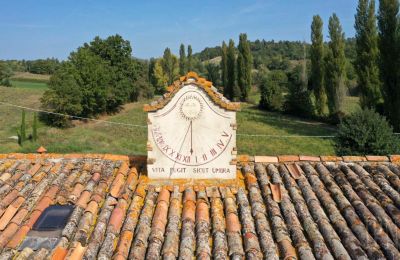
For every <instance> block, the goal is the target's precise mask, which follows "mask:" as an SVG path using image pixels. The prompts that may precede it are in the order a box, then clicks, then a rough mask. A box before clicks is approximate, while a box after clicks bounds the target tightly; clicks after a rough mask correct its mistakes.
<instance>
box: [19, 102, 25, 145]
mask: <svg viewBox="0 0 400 260" xmlns="http://www.w3.org/2000/svg"><path fill="white" fill-rule="evenodd" d="M19 131H20V132H19V133H20V135H21V144H22V143H23V142H24V141H25V140H26V124H25V109H22V112H21V126H20V130H19Z"/></svg>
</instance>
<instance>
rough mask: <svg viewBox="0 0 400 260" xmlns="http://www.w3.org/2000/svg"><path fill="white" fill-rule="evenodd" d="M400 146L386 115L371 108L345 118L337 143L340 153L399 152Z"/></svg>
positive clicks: (341, 124) (381, 153)
mask: <svg viewBox="0 0 400 260" xmlns="http://www.w3.org/2000/svg"><path fill="white" fill-rule="evenodd" d="M399 147H400V142H399V138H397V137H396V136H395V135H394V134H393V129H392V127H391V126H390V125H389V123H388V122H387V121H386V119H385V117H383V116H381V115H379V114H378V113H376V112H375V111H373V110H369V109H366V110H360V111H358V112H356V113H354V114H352V115H350V116H348V117H346V118H344V119H343V121H342V122H341V123H340V125H339V130H338V136H337V138H336V144H335V148H336V152H337V153H338V154H339V155H368V154H374V155H388V154H393V153H397V152H399V150H400V149H399Z"/></svg>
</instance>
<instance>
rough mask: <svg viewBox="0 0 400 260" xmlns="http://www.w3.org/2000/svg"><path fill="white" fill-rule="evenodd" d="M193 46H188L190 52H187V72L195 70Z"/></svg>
mask: <svg viewBox="0 0 400 260" xmlns="http://www.w3.org/2000/svg"><path fill="white" fill-rule="evenodd" d="M192 52H193V50H192V45H188V51H187V70H188V71H192V70H193V56H192V54H193V53H192Z"/></svg>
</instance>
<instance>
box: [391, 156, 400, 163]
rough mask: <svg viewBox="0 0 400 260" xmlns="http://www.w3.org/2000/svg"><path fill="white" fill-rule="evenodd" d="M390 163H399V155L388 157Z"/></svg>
mask: <svg viewBox="0 0 400 260" xmlns="http://www.w3.org/2000/svg"><path fill="white" fill-rule="evenodd" d="M390 161H391V162H394V163H398V162H400V155H392V156H390Z"/></svg>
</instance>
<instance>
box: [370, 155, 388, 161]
mask: <svg viewBox="0 0 400 260" xmlns="http://www.w3.org/2000/svg"><path fill="white" fill-rule="evenodd" d="M365 158H367V160H368V161H371V162H387V161H389V157H387V156H377V155H367V156H365Z"/></svg>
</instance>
